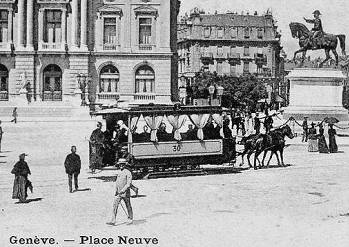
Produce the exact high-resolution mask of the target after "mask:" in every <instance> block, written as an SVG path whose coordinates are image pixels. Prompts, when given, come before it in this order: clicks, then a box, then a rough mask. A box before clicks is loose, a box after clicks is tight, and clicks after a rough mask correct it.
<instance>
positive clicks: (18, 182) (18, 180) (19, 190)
mask: <svg viewBox="0 0 349 247" xmlns="http://www.w3.org/2000/svg"><path fill="white" fill-rule="evenodd" d="M27 183H28V179H26V178H25V177H23V176H16V177H15V180H14V183H13V192H12V199H19V201H20V202H25V201H26V199H27V196H28V194H27V187H28V184H27Z"/></svg>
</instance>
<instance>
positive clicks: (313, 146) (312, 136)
mask: <svg viewBox="0 0 349 247" xmlns="http://www.w3.org/2000/svg"><path fill="white" fill-rule="evenodd" d="M318 151H319V147H318V143H317V135H316V129H315V123H311V128H310V129H309V131H308V152H318Z"/></svg>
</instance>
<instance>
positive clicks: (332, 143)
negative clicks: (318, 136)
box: [328, 124, 338, 153]
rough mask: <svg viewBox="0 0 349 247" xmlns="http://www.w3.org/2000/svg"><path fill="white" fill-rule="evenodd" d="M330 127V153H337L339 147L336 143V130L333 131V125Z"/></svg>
mask: <svg viewBox="0 0 349 247" xmlns="http://www.w3.org/2000/svg"><path fill="white" fill-rule="evenodd" d="M328 127H329V130H328V140H329V147H330V153H337V152H338V146H337V142H336V135H337V132H336V130H335V129H333V124H329V125H328Z"/></svg>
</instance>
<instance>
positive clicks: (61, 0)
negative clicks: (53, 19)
mask: <svg viewBox="0 0 349 247" xmlns="http://www.w3.org/2000/svg"><path fill="white" fill-rule="evenodd" d="M0 2H1V0H0ZM68 2H69V0H38V3H68Z"/></svg>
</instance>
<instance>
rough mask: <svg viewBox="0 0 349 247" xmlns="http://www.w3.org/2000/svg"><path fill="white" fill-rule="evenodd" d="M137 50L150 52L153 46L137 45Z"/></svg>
mask: <svg viewBox="0 0 349 247" xmlns="http://www.w3.org/2000/svg"><path fill="white" fill-rule="evenodd" d="M139 50H140V51H152V50H153V45H141V44H140V45H139Z"/></svg>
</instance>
